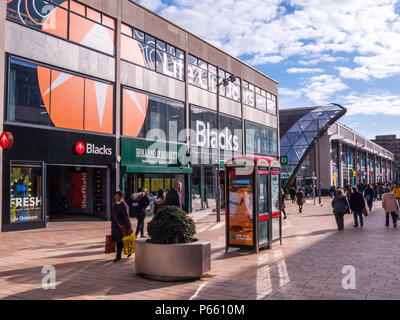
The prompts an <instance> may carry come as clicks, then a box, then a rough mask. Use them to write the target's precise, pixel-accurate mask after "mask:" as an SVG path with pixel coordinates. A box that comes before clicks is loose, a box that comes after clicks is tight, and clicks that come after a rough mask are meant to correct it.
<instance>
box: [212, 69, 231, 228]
mask: <svg viewBox="0 0 400 320" xmlns="http://www.w3.org/2000/svg"><path fill="white" fill-rule="evenodd" d="M235 81H236V77H235V76H234V75H233V74H231V75H230V76H229V77H228V78H224V79H222V80H221V81H220V77H219V67H217V170H216V186H217V190H216V191H217V192H216V193H217V194H216V198H217V199H216V201H215V202H216V203H215V204H216V210H217V222H220V221H221V183H220V177H219V176H220V170H219V166H220V153H221V152H220V148H219V142H220V141H219V139H220V126H221V123H220V118H219V87H220V86H221V85H223V86H224V87H227V86H228V85H229V82H232V83H233V82H235Z"/></svg>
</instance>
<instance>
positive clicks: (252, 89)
mask: <svg viewBox="0 0 400 320" xmlns="http://www.w3.org/2000/svg"><path fill="white" fill-rule="evenodd" d="M249 90H250V91H254V86H253V85H252V84H251V83H249Z"/></svg>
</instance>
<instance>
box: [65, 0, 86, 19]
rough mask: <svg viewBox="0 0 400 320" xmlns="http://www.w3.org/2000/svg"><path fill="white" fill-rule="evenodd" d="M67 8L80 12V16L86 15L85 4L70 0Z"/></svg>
mask: <svg viewBox="0 0 400 320" xmlns="http://www.w3.org/2000/svg"><path fill="white" fill-rule="evenodd" d="M69 8H70V10H71V11H73V12H75V13H77V14H80V15H81V16H86V14H85V6H84V5H82V4H80V3H78V2H76V1H72V0H71V1H70V3H69Z"/></svg>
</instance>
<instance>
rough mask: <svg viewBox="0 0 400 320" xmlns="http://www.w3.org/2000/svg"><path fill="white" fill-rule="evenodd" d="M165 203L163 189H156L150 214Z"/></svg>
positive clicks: (154, 212)
mask: <svg viewBox="0 0 400 320" xmlns="http://www.w3.org/2000/svg"><path fill="white" fill-rule="evenodd" d="M164 205H165V195H164V190H162V189H160V190H158V191H157V196H156V197H155V198H154V203H153V209H152V211H153V212H152V214H156V213H157V211H158V210H160V209H161V208H162V207H163V206H164Z"/></svg>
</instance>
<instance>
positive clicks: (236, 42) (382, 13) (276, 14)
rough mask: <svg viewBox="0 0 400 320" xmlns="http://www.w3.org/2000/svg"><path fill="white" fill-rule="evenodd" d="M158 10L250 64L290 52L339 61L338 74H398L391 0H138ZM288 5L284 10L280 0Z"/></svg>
mask: <svg viewBox="0 0 400 320" xmlns="http://www.w3.org/2000/svg"><path fill="white" fill-rule="evenodd" d="M140 3H142V4H144V3H147V4H148V5H150V4H151V3H154V4H153V7H155V8H158V13H160V14H161V15H162V16H164V17H166V18H167V19H169V20H171V21H173V22H175V23H177V24H178V25H181V26H182V27H184V28H185V29H187V30H189V31H191V32H193V33H195V34H196V35H198V36H200V37H202V38H204V39H205V40H207V41H210V42H211V43H212V44H214V45H216V46H218V47H220V48H221V49H223V50H225V51H227V52H229V53H230V54H232V55H234V56H241V55H251V56H254V58H253V59H250V60H249V63H252V64H265V63H279V62H281V61H283V60H284V59H288V58H290V57H294V56H295V57H296V59H298V60H299V64H301V65H317V64H318V63H321V62H339V61H341V60H340V59H341V58H338V57H337V55H338V54H340V55H343V54H351V55H352V56H354V61H353V62H354V64H355V66H354V67H352V68H349V66H346V65H344V66H338V71H339V73H340V75H341V76H342V77H345V78H351V79H362V80H367V79H371V78H385V77H389V76H392V75H395V74H400V55H399V54H398V52H400V37H399V33H400V20H399V15H398V13H396V11H395V6H396V3H397V0H333V1H326V0H285V1H283V0H282V1H280V0H268V1H267V0H247V1H243V0H202V1H197V0H172V2H171V4H169V5H166V4H165V5H163V4H162V2H161V1H160V0H154V1H151V0H141V1H140ZM287 4H289V5H290V6H292V7H294V8H295V10H294V12H288V10H286V9H285V7H284V6H283V5H287Z"/></svg>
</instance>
